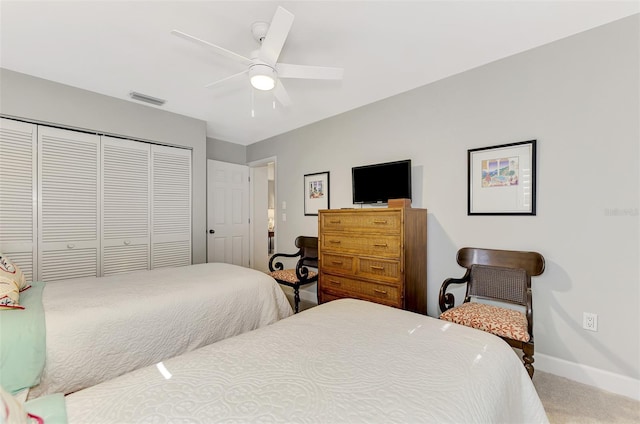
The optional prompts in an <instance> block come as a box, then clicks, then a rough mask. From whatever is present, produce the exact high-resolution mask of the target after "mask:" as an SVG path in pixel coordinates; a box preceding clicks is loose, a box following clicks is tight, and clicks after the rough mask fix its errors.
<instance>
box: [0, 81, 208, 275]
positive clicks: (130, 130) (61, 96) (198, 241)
mask: <svg viewBox="0 0 640 424" xmlns="http://www.w3.org/2000/svg"><path fill="white" fill-rule="evenodd" d="M0 114H2V115H3V116H7V117H13V118H21V119H25V120H30V121H34V122H38V123H43V124H53V125H58V126H64V127H68V128H72V129H74V128H75V129H81V130H90V131H95V132H97V133H103V134H110V135H118V136H123V137H130V138H133V139H138V140H146V141H154V142H157V143H161V144H167V145H172V146H181V147H187V148H190V149H192V169H193V184H192V190H193V193H192V199H193V209H192V211H193V212H192V213H193V215H192V216H193V218H192V226H193V229H192V243H193V244H192V255H193V263H201V262H206V260H207V256H206V218H207V216H206V183H207V181H206V171H207V168H206V165H207V162H206V158H207V152H206V148H207V146H206V123H205V122H204V121H201V120H199V119H194V118H189V117H186V116H182V115H177V114H175V113H170V112H167V111H164V110H161V109H159V108H155V107H151V106H145V105H141V104H137V103H133V102H130V101H126V100H121V99H116V98H114V97H109V96H104V95H101V94H98V93H93V92H91V91H86V90H82V89H79V88H75V87H71V86H68V85H64V84H58V83H55V82H52V81H48V80H44V79H41V78H36V77H32V76H30V75H25V74H21V73H18V72H13V71H11V70H8V69H1V68H0Z"/></svg>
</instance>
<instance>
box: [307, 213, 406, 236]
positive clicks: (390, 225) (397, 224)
mask: <svg viewBox="0 0 640 424" xmlns="http://www.w3.org/2000/svg"><path fill="white" fill-rule="evenodd" d="M401 223H402V215H401V214H400V213H399V212H398V211H386V210H383V211H371V212H367V211H363V212H361V211H359V212H358V213H344V212H327V213H323V214H322V215H320V227H321V228H322V229H323V231H346V232H356V233H361V232H377V233H394V234H395V233H397V234H399V233H400V228H401Z"/></svg>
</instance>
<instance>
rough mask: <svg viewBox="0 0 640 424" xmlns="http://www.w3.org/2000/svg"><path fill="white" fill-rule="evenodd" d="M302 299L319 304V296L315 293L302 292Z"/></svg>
mask: <svg viewBox="0 0 640 424" xmlns="http://www.w3.org/2000/svg"><path fill="white" fill-rule="evenodd" d="M300 299H302V300H305V301H307V302H311V303H315V304H316V305H317V304H318V295H317V293H316V292H315V291H307V290H300Z"/></svg>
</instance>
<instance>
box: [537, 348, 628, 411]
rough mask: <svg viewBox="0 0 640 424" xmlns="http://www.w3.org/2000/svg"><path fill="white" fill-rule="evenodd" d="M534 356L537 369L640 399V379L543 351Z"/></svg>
mask: <svg viewBox="0 0 640 424" xmlns="http://www.w3.org/2000/svg"><path fill="white" fill-rule="evenodd" d="M534 358H535V363H534V366H535V368H536V369H537V370H540V371H543V372H548V373H551V374H555V375H558V376H560V377H564V378H568V379H569V380H573V381H577V382H578V383H582V384H588V385H589V386H593V387H596V388H598V389H601V390H606V391H607V392H612V393H616V394H619V395H622V396H626V397H629V398H631V399H635V400H638V401H640V380H636V379H634V378H631V377H627V376H626V375H621V374H616V373H612V372H610V371H605V370H601V369H598V368H593V367H590V366H588V365H581V364H577V363H575V362H569V361H566V360H564V359H559V358H555V357H553V356H548V355H544V354H542V353H536V354H535V356H534Z"/></svg>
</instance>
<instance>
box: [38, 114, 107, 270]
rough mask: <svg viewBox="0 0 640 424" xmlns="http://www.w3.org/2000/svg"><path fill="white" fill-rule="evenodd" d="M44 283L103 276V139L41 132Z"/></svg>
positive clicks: (40, 226) (41, 260)
mask: <svg viewBox="0 0 640 424" xmlns="http://www.w3.org/2000/svg"><path fill="white" fill-rule="evenodd" d="M38 157H39V161H38V171H39V177H38V182H39V184H38V185H39V187H38V198H39V201H40V209H39V213H38V238H39V241H40V243H39V251H38V264H39V266H38V271H39V279H40V280H42V281H47V282H48V281H55V280H61V279H65V278H76V277H87V276H96V275H98V272H99V269H100V264H99V261H100V256H99V246H100V231H99V224H100V197H99V176H100V160H99V159H100V137H99V136H97V135H92V134H84V133H80V132H75V131H66V130H60V129H56V128H49V127H42V126H40V127H39V128H38Z"/></svg>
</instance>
